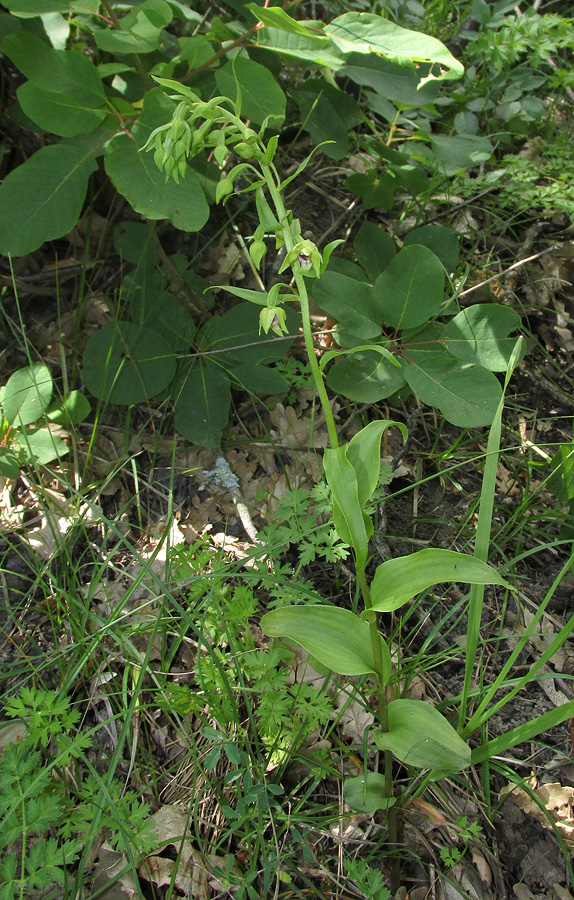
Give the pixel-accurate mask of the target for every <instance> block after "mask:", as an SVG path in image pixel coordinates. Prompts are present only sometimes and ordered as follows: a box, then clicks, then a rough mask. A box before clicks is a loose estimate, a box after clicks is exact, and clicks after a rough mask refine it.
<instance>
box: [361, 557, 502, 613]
mask: <svg viewBox="0 0 574 900" xmlns="http://www.w3.org/2000/svg"><path fill="white" fill-rule="evenodd" d="M451 582H462V583H464V584H498V585H501V587H505V588H508V589H510V590H512V586H511V585H510V584H509V583H508V582H507V581H505V579H504V578H503V577H502V576H501V575H499V574H498V572H497V571H496V569H493V568H492V566H489V565H488V564H487V563H485V562H483V561H482V560H481V559H477V558H476V557H474V556H468V555H467V554H466V553H458V552H457V551H456V550H442V549H427V550H419V551H418V552H417V553H410V554H409V555H408V556H399V557H397V558H396V559H388V560H387V561H386V562H384V563H381V565H380V566H378V567H377V570H376V572H375V577H374V578H373V581H372V583H371V600H372V601H373V609H375V610H377V611H378V612H392V611H393V610H395V609H399V607H401V606H403V605H404V604H405V603H408V601H409V600H412V599H413V597H416V595H417V594H420V593H421V592H422V591H426V590H427V589H428V588H429V587H432V586H433V585H435V584H443V583H448V584H450V583H451Z"/></svg>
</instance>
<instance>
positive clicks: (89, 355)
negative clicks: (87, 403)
mask: <svg viewBox="0 0 574 900" xmlns="http://www.w3.org/2000/svg"><path fill="white" fill-rule="evenodd" d="M175 369H176V363H175V357H174V354H173V351H172V349H171V347H170V345H169V344H168V342H167V341H166V339H165V338H164V337H163V336H162V335H161V334H158V333H157V332H156V331H152V330H151V329H149V328H143V327H141V326H140V325H137V324H136V323H134V322H106V324H105V325H104V326H103V327H102V328H100V330H99V331H96V333H95V334H93V335H92V337H91V338H90V339H89V341H88V343H87V346H86V349H85V351H84V367H83V370H82V374H83V378H84V382H85V384H86V386H87V387H88V389H89V390H90V391H91V392H92V394H95V395H96V397H99V398H100V399H102V400H104V401H106V402H110V403H120V404H126V405H130V406H131V405H133V404H134V403H143V402H144V401H146V400H149V399H150V398H151V397H155V396H156V394H159V393H161V391H163V390H164V389H165V388H166V387H167V386H168V384H169V383H170V381H171V380H172V378H173V377H174V375H175Z"/></svg>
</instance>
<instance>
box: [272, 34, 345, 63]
mask: <svg viewBox="0 0 574 900" xmlns="http://www.w3.org/2000/svg"><path fill="white" fill-rule="evenodd" d="M257 40H258V44H259V46H261V47H264V48H265V49H266V50H273V51H274V52H275V53H279V54H281V56H287V57H291V58H293V59H299V60H302V61H304V62H307V63H310V64H311V65H317V66H326V67H327V68H329V69H333V70H334V71H337V69H340V68H341V66H342V65H343V63H344V61H345V54H344V53H342V52H341V51H339V50H338V49H337V48H336V47H334V46H333V44H332V43H331V41H330V40H329V38H328V37H327V36H326V35H324V34H314V35H313V37H307V36H306V35H302V34H292V33H289V32H287V31H283V30H282V29H280V28H272V27H269V26H267V27H266V28H262V29H261V30H260V31H259V33H258V35H257Z"/></svg>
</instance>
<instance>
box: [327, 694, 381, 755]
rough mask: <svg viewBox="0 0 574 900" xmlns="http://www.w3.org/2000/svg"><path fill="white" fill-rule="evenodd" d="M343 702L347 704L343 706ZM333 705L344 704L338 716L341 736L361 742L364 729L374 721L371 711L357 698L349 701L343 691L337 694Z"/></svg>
mask: <svg viewBox="0 0 574 900" xmlns="http://www.w3.org/2000/svg"><path fill="white" fill-rule="evenodd" d="M345 704H347V705H346V706H345ZM335 706H336V707H337V709H341V708H342V707H344V706H345V710H344V712H343V713H342V715H341V717H340V718H339V732H340V734H341V736H342V737H344V738H348V739H349V740H350V741H352V742H353V743H354V744H362V743H363V737H364V734H365V731H366V730H367V728H370V726H371V725H372V724H373V722H374V721H375V717H374V715H373V714H372V712H370V710H368V709H365V707H364V706H363V704H361V703H359V702H358V701H357V700H351V701H350V702H349V698H348V696H347V695H346V694H345V693H344V692H343V691H341V692H340V693H339V694H337V697H336V698H335Z"/></svg>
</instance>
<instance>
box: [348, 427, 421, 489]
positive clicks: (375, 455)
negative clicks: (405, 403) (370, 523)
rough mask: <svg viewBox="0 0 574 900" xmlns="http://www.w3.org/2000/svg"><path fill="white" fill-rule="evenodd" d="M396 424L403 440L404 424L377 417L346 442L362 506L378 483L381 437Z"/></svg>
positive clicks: (405, 437)
mask: <svg viewBox="0 0 574 900" xmlns="http://www.w3.org/2000/svg"><path fill="white" fill-rule="evenodd" d="M391 425H396V426H397V428H399V429H400V431H401V434H402V436H403V440H405V441H406V439H407V437H408V430H407V427H406V425H403V424H402V423H401V422H394V421H393V420H392V419H377V420H376V421H374V422H370V423H369V424H368V425H366V426H365V427H364V428H361V430H360V431H358V432H357V434H355V435H354V436H353V437H352V438H351V440H350V441H349V443H348V444H347V459H348V461H349V462H350V463H351V465H352V466H353V469H354V470H355V475H356V477H357V490H358V497H359V504H360V505H361V506H364V505H365V503H366V502H367V500H368V499H369V498H370V497H371V495H372V494H373V491H374V490H375V489H376V488H377V487H378V485H379V476H380V472H381V438H382V436H383V434H384V433H385V431H386V430H387V428H389V427H390V426H391Z"/></svg>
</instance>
